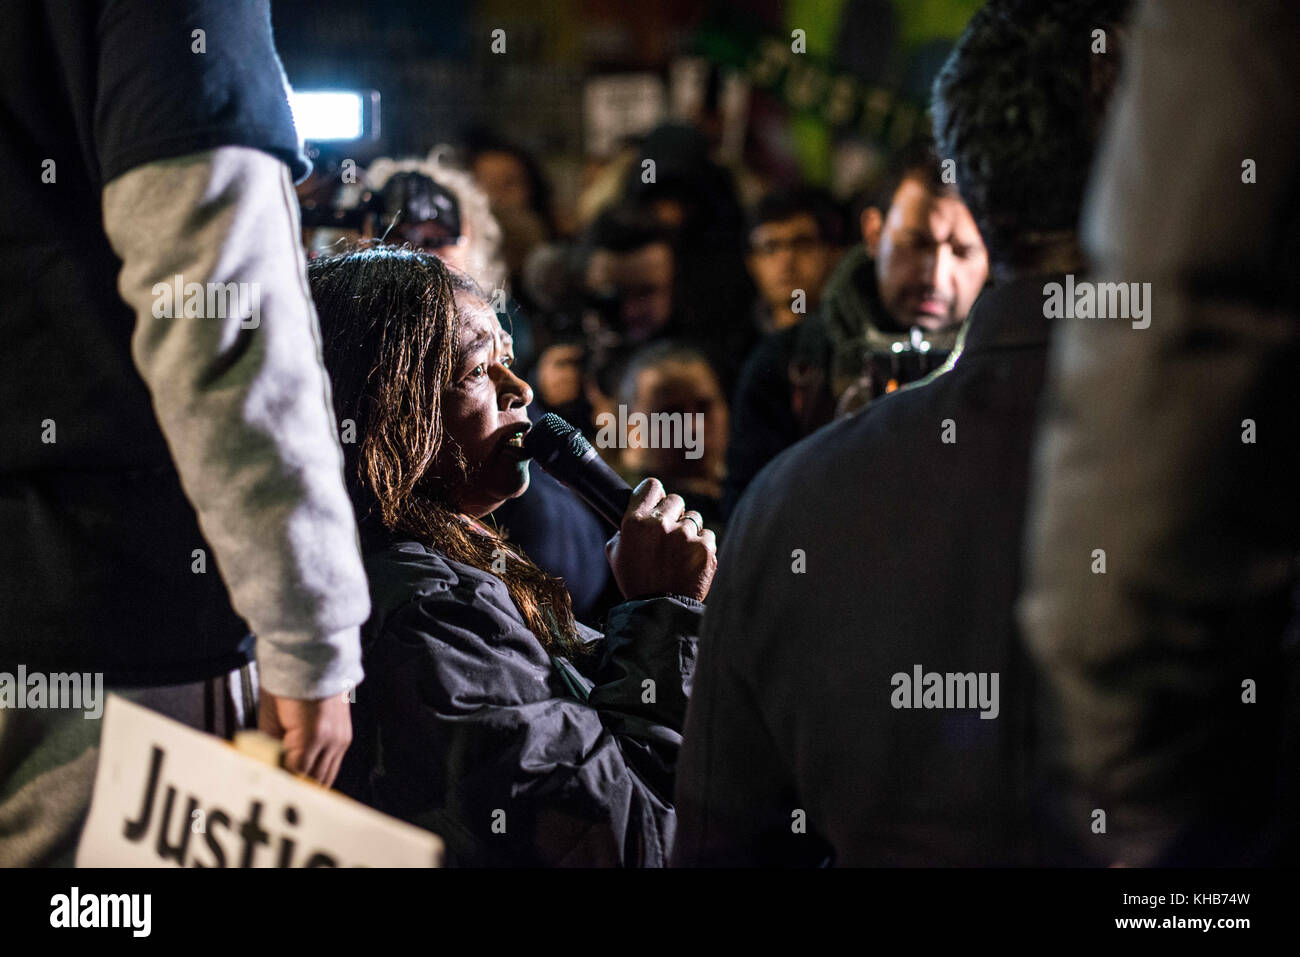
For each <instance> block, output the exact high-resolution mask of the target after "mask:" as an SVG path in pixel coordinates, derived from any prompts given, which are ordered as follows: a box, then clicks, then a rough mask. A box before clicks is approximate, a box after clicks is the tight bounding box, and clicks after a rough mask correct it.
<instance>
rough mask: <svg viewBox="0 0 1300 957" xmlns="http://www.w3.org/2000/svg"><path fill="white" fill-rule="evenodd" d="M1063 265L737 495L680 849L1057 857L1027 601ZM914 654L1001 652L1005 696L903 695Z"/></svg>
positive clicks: (910, 859) (689, 743)
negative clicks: (1039, 761)
mask: <svg viewBox="0 0 1300 957" xmlns="http://www.w3.org/2000/svg"><path fill="white" fill-rule="evenodd" d="M1044 281H1045V280H1044V279H1043V278H1038V279H1029V280H1023V281H1020V282H1017V283H1012V284H1009V285H1008V286H1006V287H1001V288H993V289H989V290H987V291H985V292H984V294H983V295H982V296H981V298H980V299H979V301H978V303H977V304H976V306H975V309H974V311H973V312H972V316H971V319H970V322H969V324H968V328H967V331H966V339H965V345H964V352H963V353H962V354H961V356H960V358H959V359H958V360H957V361H956V363H955V365H954V367H953V368H952V370H951V371H949V372H947V373H945V374H943V375H940V376H938V377H937V378H935V379H933V380H932V381H930V382H928V383H927V384H921V385H918V386H915V387H911V388H907V389H903V390H900V391H898V392H895V393H892V394H890V395H888V396H885V397H884V398H882V399H880V400H878V401H877V402H875V403H873V404H872V405H871V406H870V407H869V408H867V409H866V410H865V411H863V412H861V413H859V414H858V415H856V416H853V417H851V418H848V419H845V420H842V421H839V422H836V423H834V424H832V425H830V426H827V427H826V428H824V429H822V430H821V431H819V432H817V433H815V434H813V435H812V436H810V437H808V438H807V439H805V440H803V441H802V442H800V443H799V444H797V445H795V446H794V447H793V448H791V449H789V450H787V451H786V452H785V453H783V454H782V455H781V456H780V457H779V458H777V459H776V460H775V461H774V462H773V463H772V464H771V465H770V466H768V468H766V469H765V470H764V471H763V472H762V473H760V475H759V476H758V478H757V479H756V480H755V482H754V483H753V485H751V486H750V489H749V491H748V492H747V493H746V494H745V496H744V498H743V499H742V500H741V503H740V506H739V508H738V509H737V512H736V515H735V517H734V518H733V520H732V525H731V526H730V527H729V531H728V538H727V541H726V543H725V545H724V547H723V549H722V554H721V556H720V558H719V564H718V567H719V573H718V577H717V579H716V580H715V582H714V584H713V589H712V591H711V592H710V596H709V611H708V614H707V615H706V618H705V635H706V637H705V638H704V639H703V640H702V645H701V656H700V667H699V672H698V674H697V678H696V687H695V693H694V695H693V697H692V701H691V707H690V712H689V714H688V717H687V727H686V736H685V737H686V742H685V745H684V747H683V750H682V757H681V762H680V765H679V773H678V783H677V802H678V813H679V833H678V845H677V850H676V857H675V860H676V861H677V862H678V863H683V864H819V863H825V862H834V863H837V864H845V865H881V864H909V865H920V864H934V865H966V864H988V865H994V864H1021V863H1032V862H1035V861H1037V860H1039V859H1041V858H1042V857H1043V856H1044V852H1043V850H1044V848H1045V847H1046V846H1047V841H1046V839H1045V838H1040V835H1039V834H1038V833H1036V828H1037V827H1038V820H1037V815H1036V813H1035V810H1034V809H1035V807H1036V805H1037V803H1038V801H1039V780H1038V777H1037V772H1036V768H1035V765H1034V761H1033V755H1034V740H1035V734H1036V727H1037V722H1036V718H1035V711H1036V708H1037V704H1038V702H1037V700H1036V694H1035V682H1034V681H1033V680H1032V679H1031V678H1030V676H1029V674H1028V668H1027V665H1026V661H1027V658H1026V655H1025V653H1024V652H1023V650H1022V648H1021V646H1020V643H1019V641H1018V638H1017V633H1016V629H1015V624H1014V618H1013V606H1014V602H1015V598H1016V593H1017V589H1018V586H1019V554H1020V540H1021V525H1022V518H1023V513H1024V506H1025V493H1026V487H1027V484H1028V473H1029V451H1030V446H1031V439H1032V434H1033V426H1034V421H1035V418H1036V415H1037V408H1038V399H1039V395H1040V392H1041V389H1042V384H1043V379H1044V372H1045V365H1046V357H1047V344H1048V338H1049V332H1050V324H1049V322H1048V321H1047V320H1045V319H1044V318H1043V307H1042V302H1043V297H1042V286H1043V283H1044ZM946 420H952V422H951V423H948V422H947V421H946ZM949 424H951V425H953V426H954V428H955V432H954V433H951V434H952V435H953V437H954V438H955V442H951V443H945V442H944V441H943V438H944V433H945V429H946V427H947V426H948V425H949ZM917 665H920V666H921V667H922V668H923V672H938V673H945V674H946V673H954V674H966V673H979V672H984V673H986V674H992V673H996V674H997V675H998V678H999V684H998V709H997V716H996V717H995V718H982V717H981V712H980V710H979V709H972V708H965V709H944V710H940V709H933V710H930V709H913V708H908V709H900V708H895V707H894V705H893V701H892V700H891V699H892V697H893V693H894V691H895V686H894V685H893V676H894V675H896V674H899V673H903V674H906V675H908V676H909V677H910V676H911V675H912V674H913V670H914V667H915V666H917ZM990 713H991V709H990Z"/></svg>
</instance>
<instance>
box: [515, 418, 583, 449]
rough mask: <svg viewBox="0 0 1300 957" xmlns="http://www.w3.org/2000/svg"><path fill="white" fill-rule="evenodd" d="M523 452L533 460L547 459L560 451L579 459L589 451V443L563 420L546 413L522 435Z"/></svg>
mask: <svg viewBox="0 0 1300 957" xmlns="http://www.w3.org/2000/svg"><path fill="white" fill-rule="evenodd" d="M524 450H525V451H526V452H527V453H528V454H529V455H530V456H532V457H533V458H535V459H544V458H549V457H551V456H552V455H554V454H555V453H557V452H560V451H562V450H567V451H568V452H569V453H571V454H573V455H575V456H577V457H579V458H581V457H583V456H585V455H586V454H587V453H588V452H590V451H591V443H590V442H588V441H587V437H586V436H584V435H583V434H582V433H581V432H580V431H578V429H576V428H575V427H573V426H572V425H570V424H569V423H568V422H565V421H564V419H562V418H560V417H559V416H558V415H556V414H555V413H554V412H547V413H546V414H545V415H544V416H542V417H541V418H540V419H538V420H537V421H536V422H535V423H533V427H532V428H531V429H529V430H528V432H527V434H525V435H524Z"/></svg>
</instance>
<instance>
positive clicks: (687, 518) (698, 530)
mask: <svg viewBox="0 0 1300 957" xmlns="http://www.w3.org/2000/svg"><path fill="white" fill-rule="evenodd" d="M682 521H683V522H690V523H692V524H693V525H694V526H695V534H697V535H703V534H704V523H703V522H701V521H700V520H699V519H698V518H696V517H695V515H694V514H692V513H691V512H687V513H686V514H685V515H683V516H682Z"/></svg>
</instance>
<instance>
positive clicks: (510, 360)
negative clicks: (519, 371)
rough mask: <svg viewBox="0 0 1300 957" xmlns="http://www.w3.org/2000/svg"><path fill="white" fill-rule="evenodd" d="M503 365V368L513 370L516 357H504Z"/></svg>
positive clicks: (502, 359) (502, 358)
mask: <svg viewBox="0 0 1300 957" xmlns="http://www.w3.org/2000/svg"><path fill="white" fill-rule="evenodd" d="M501 364H502V365H503V366H505V367H506V368H507V369H510V368H513V367H514V364H515V357H514V356H502V357H501Z"/></svg>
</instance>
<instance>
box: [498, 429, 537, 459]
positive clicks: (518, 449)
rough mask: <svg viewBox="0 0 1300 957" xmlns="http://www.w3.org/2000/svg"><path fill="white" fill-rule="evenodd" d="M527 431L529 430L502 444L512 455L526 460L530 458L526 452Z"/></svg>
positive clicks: (511, 437)
mask: <svg viewBox="0 0 1300 957" xmlns="http://www.w3.org/2000/svg"><path fill="white" fill-rule="evenodd" d="M527 431H528V430H527V429H524V430H522V431H520V432H516V433H515V434H514V435H512V436H510V437H509V438H508V439H506V440H505V441H504V442H502V443H501V444H502V445H503V446H504V447H505V450H506V451H507V452H508V453H509V454H510V455H514V456H517V457H519V458H525V459H526V458H529V457H530V456H529V455H528V453H527V452H525V451H524V433H525V432H527Z"/></svg>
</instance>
